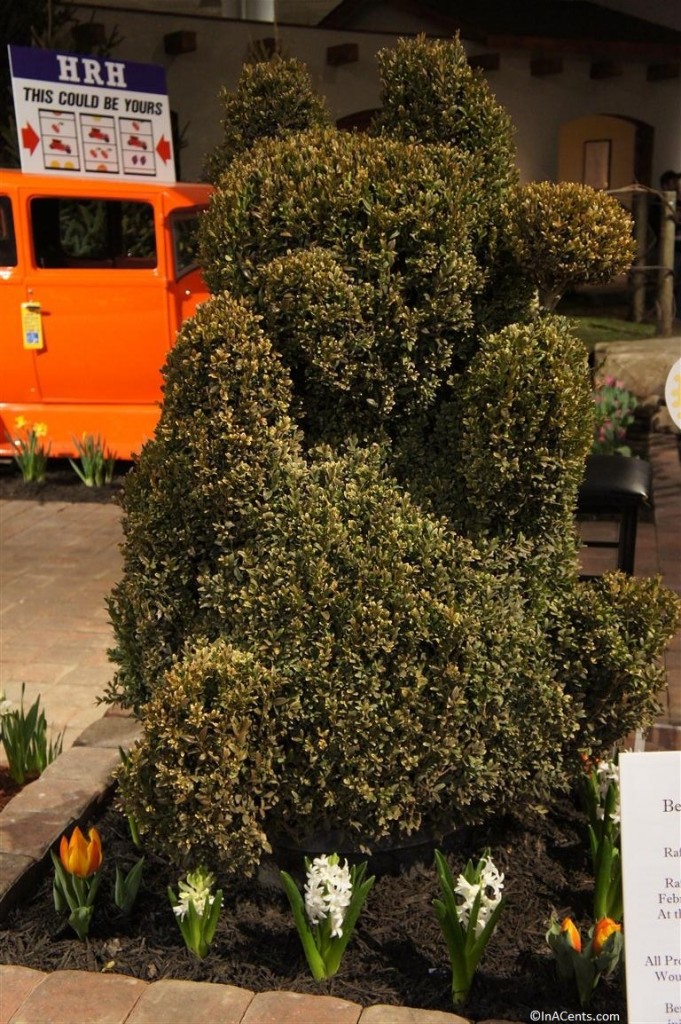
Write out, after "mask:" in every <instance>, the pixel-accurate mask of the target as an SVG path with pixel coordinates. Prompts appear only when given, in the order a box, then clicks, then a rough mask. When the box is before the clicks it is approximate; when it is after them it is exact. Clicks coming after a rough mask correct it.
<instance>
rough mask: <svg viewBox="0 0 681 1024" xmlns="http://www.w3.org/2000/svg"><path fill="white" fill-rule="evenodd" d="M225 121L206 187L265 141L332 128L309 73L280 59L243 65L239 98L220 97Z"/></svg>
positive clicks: (209, 160) (206, 174)
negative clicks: (315, 128)
mask: <svg viewBox="0 0 681 1024" xmlns="http://www.w3.org/2000/svg"><path fill="white" fill-rule="evenodd" d="M220 99H221V101H222V105H223V110H224V117H223V120H222V131H223V136H222V140H221V142H220V144H219V145H218V146H217V147H216V149H215V150H214V151H213V152H212V153H211V154H210V155H209V156H208V158H207V160H206V166H205V168H204V177H205V178H206V180H207V181H210V182H212V183H213V184H216V183H217V182H218V181H219V179H220V176H221V175H222V173H223V171H225V170H226V168H227V167H229V165H230V164H231V163H232V161H233V160H235V159H236V158H237V157H238V156H241V155H242V154H243V153H246V152H248V150H249V149H251V147H252V146H253V145H254V143H255V142H257V141H258V140H259V139H262V138H272V137H273V138H284V137H285V136H287V135H291V134H295V133H297V132H302V131H305V129H307V128H313V127H322V126H323V125H328V124H330V117H329V112H328V110H327V108H326V104H325V102H324V100H323V99H322V98H321V96H318V95H317V94H316V93H315V91H314V89H313V88H312V82H311V81H310V76H309V74H308V72H307V68H306V67H305V65H304V64H301V62H300V61H298V60H295V59H294V58H287V59H284V58H282V57H279V56H277V55H275V56H273V57H272V59H271V60H269V61H257V62H255V63H251V64H245V65H244V67H243V69H242V72H241V76H240V78H239V85H238V88H237V91H236V92H235V93H230V92H229V91H228V90H227V89H223V90H222V92H221V93H220Z"/></svg>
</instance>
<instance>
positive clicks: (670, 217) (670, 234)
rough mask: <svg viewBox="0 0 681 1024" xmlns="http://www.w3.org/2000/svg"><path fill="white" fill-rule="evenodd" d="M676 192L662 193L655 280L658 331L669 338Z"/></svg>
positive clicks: (670, 330)
mask: <svg viewBox="0 0 681 1024" xmlns="http://www.w3.org/2000/svg"><path fill="white" fill-rule="evenodd" d="M675 214H676V192H663V193H662V212H661V216H660V250H659V263H660V267H661V268H662V269H661V270H660V272H659V276H658V282H657V297H658V301H659V303H660V326H659V333H660V335H661V336H662V337H663V338H669V337H670V336H671V333H672V313H673V309H674V232H675V229H676V221H675Z"/></svg>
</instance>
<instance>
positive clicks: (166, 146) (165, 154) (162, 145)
mask: <svg viewBox="0 0 681 1024" xmlns="http://www.w3.org/2000/svg"><path fill="white" fill-rule="evenodd" d="M156 152H157V153H158V155H159V156H160V158H161V160H162V161H163V163H164V164H167V163H168V161H169V160H170V143H169V142H168V140H167V139H166V137H165V135H162V136H161V139H160V141H159V144H158V146H157V147H156Z"/></svg>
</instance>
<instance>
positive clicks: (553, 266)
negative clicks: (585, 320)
mask: <svg viewBox="0 0 681 1024" xmlns="http://www.w3.org/2000/svg"><path fill="white" fill-rule="evenodd" d="M507 216H508V230H509V237H510V238H511V239H512V247H513V250H514V252H515V256H516V259H517V260H518V262H519V264H520V266H521V267H523V268H524V269H525V271H526V272H527V273H528V275H529V276H530V277H531V278H532V280H533V281H534V282H535V284H536V286H537V288H538V289H539V296H540V301H541V303H542V305H543V306H544V307H545V308H546V309H555V307H556V304H557V302H558V300H559V299H560V297H561V295H562V294H563V292H564V291H566V289H568V288H573V287H574V286H575V285H578V284H604V283H607V282H608V281H610V280H611V279H612V278H613V277H615V275H616V274H620V273H623V272H624V271H625V270H628V269H629V267H630V266H631V263H632V260H633V258H634V254H635V246H634V240H633V237H632V220H631V217H630V216H629V214H628V213H627V212H626V211H625V210H624V209H623V207H622V206H621V205H620V203H619V202H618V201H617V200H616V199H615V198H614V196H609V195H607V194H606V193H605V192H599V191H597V190H596V189H592V188H589V186H588V185H579V184H577V183H576V182H572V181H563V182H560V183H558V184H554V183H553V182H550V181H542V182H535V183H533V184H530V185H523V186H521V187H519V188H518V189H516V191H515V194H514V195H513V197H512V199H511V201H510V203H509V206H508V208H507Z"/></svg>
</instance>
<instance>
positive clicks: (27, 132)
mask: <svg viewBox="0 0 681 1024" xmlns="http://www.w3.org/2000/svg"><path fill="white" fill-rule="evenodd" d="M39 142H40V136H39V135H36V133H35V131H34V129H33V128H32V127H31V125H30V124H27V125H26V127H25V128H22V129H21V145H22V146H23V147H24V149H27V150H28V151H29V153H30V154H31V156H32V155H33V151H34V150H35V147H36V146H37V145H38V143H39Z"/></svg>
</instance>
